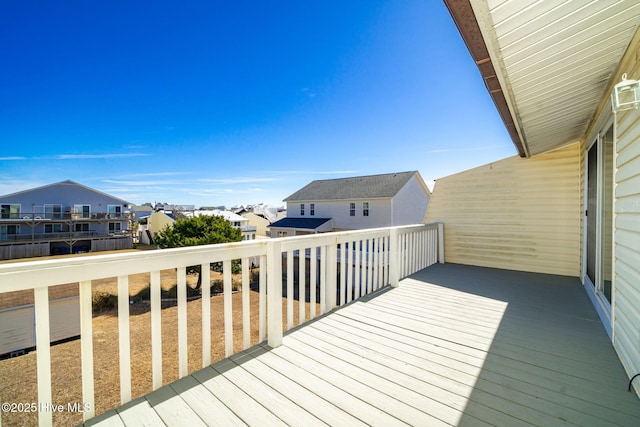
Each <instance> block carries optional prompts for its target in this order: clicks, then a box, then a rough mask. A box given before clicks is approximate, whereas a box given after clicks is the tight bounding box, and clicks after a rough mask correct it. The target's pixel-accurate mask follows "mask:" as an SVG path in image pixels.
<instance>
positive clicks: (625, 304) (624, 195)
mask: <svg viewBox="0 0 640 427" xmlns="http://www.w3.org/2000/svg"><path fill="white" fill-rule="evenodd" d="M635 40H638V37H636V39H635ZM633 46H634V48H632V49H630V51H629V52H630V53H629V54H628V55H627V60H626V63H624V62H623V65H622V66H621V69H622V71H621V72H626V73H627V74H628V76H629V78H631V79H640V59H639V55H640V43H639V42H636V43H635V44H634V45H633ZM616 132H617V144H616V175H615V190H614V194H615V206H614V214H615V219H614V221H615V222H614V224H615V226H614V268H615V280H614V286H615V292H614V301H613V302H614V305H613V343H614V347H615V349H616V351H617V352H618V355H619V356H620V360H621V361H622V364H623V366H624V367H625V369H626V370H627V374H628V375H629V376H632V375H635V374H637V373H639V372H640V281H639V278H640V112H639V111H638V110H630V111H625V112H621V113H618V114H617V117H616ZM634 386H635V390H636V392H637V393H639V394H640V381H638V379H636V381H634Z"/></svg>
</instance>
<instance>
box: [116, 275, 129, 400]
mask: <svg viewBox="0 0 640 427" xmlns="http://www.w3.org/2000/svg"><path fill="white" fill-rule="evenodd" d="M118 342H119V350H120V403H122V404H123V405H124V404H125V403H127V402H129V401H130V400H131V341H130V338H129V276H118Z"/></svg>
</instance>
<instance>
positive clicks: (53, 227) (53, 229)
mask: <svg viewBox="0 0 640 427" xmlns="http://www.w3.org/2000/svg"><path fill="white" fill-rule="evenodd" d="M62 231H63V230H62V224H45V225H44V232H45V233H62Z"/></svg>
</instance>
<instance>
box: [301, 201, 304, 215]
mask: <svg viewBox="0 0 640 427" xmlns="http://www.w3.org/2000/svg"><path fill="white" fill-rule="evenodd" d="M300 216H304V203H300Z"/></svg>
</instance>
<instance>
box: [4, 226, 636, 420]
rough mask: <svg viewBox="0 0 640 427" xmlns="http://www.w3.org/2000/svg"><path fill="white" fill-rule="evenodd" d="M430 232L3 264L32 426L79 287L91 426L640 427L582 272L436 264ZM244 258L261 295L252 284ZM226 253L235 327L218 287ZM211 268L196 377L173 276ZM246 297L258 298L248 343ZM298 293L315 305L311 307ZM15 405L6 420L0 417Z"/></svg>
mask: <svg viewBox="0 0 640 427" xmlns="http://www.w3.org/2000/svg"><path fill="white" fill-rule="evenodd" d="M442 230H443V226H442V225H441V224H427V225H415V226H405V227H392V228H381V229H373V230H358V231H350V232H340V233H326V234H316V235H309V236H300V237H291V238H279V239H270V240H262V241H246V242H240V243H232V244H221V245H211V246H200V247H190V248H178V249H166V250H156V251H149V252H142V253H126V254H112V255H97V256H94V257H86V258H82V261H81V262H78V259H66V260H55V261H47V262H30V263H20V264H6V265H0V293H5V292H13V291H19V290H33V292H34V299H35V313H36V347H37V348H36V350H37V351H36V358H37V366H38V378H37V382H38V401H39V402H40V407H41V408H44V410H41V411H40V412H39V414H38V418H39V422H40V424H41V425H50V424H51V423H52V421H54V420H55V419H56V418H55V417H57V416H58V415H59V414H56V415H55V416H54V415H53V411H51V410H47V408H50V406H47V405H50V404H51V402H54V403H56V404H59V403H61V402H59V400H57V398H56V396H55V393H54V392H53V389H52V380H51V379H52V370H51V365H52V363H51V348H50V344H49V341H50V340H49V331H50V319H49V289H50V288H51V287H52V286H55V285H59V284H66V283H74V282H78V283H79V292H80V307H81V308H80V319H81V326H80V329H81V341H80V347H81V366H82V397H81V400H82V404H84V405H85V407H86V408H87V411H86V412H84V413H83V417H84V419H85V420H86V421H87V423H86V424H87V425H101V424H102V423H104V425H138V424H140V423H146V424H148V425H221V424H233V425H384V426H386V425H429V426H430V425H531V424H534V425H630V426H631V425H638V422H639V421H640V403H639V402H638V399H637V398H636V397H635V396H634V395H633V394H632V393H628V392H627V391H626V386H627V382H628V380H627V378H626V376H625V375H624V371H623V370H622V368H621V365H620V362H619V361H618V359H617V357H616V354H615V352H614V350H613V348H612V346H611V343H610V341H609V340H608V338H607V335H606V333H605V331H604V329H603V328H602V326H601V325H600V324H599V323H598V317H597V314H596V313H595V310H594V309H593V307H592V306H591V305H590V303H589V300H588V298H587V296H586V294H585V292H584V290H583V289H582V285H581V284H580V282H579V281H578V279H577V278H569V277H562V276H552V275H542V274H531V273H522V272H514V271H507V270H496V269H489V268H480V267H470V266H463V265H454V264H443V263H444V243H445V242H443V239H442V236H443V233H442ZM254 258H259V259H260V262H259V264H258V265H260V272H259V278H258V283H259V286H258V287H257V291H252V290H251V289H250V286H249V271H248V269H249V267H248V266H249V264H250V262H249V260H250V259H254ZM238 259H239V260H241V261H242V263H241V264H242V290H241V293H240V297H241V311H242V318H243V321H242V325H241V326H240V328H239V329H237V328H236V327H234V323H233V321H232V279H231V277H232V276H231V270H232V268H231V267H232V262H233V261H234V260H238ZM218 262H221V263H222V270H223V278H224V279H223V281H224V285H223V288H224V295H223V297H222V298H223V299H224V310H223V313H222V316H223V320H222V321H223V323H224V337H220V339H221V340H222V342H223V345H224V350H225V351H224V353H225V356H226V357H227V358H226V359H224V360H222V361H220V362H217V363H214V364H213V365H211V363H212V362H214V360H212V357H211V348H212V345H214V343H212V337H211V334H210V331H211V323H212V315H213V314H212V312H211V310H210V308H211V306H210V304H209V301H210V294H209V287H208V286H203V288H202V298H201V300H202V304H201V305H202V309H201V315H200V320H199V327H201V329H202V337H201V339H200V338H199V340H200V341H201V344H202V345H201V351H202V354H201V361H202V370H199V371H196V372H189V369H188V363H187V361H188V357H189V349H190V346H191V343H192V342H191V341H188V339H187V336H188V327H187V284H186V276H187V274H186V270H187V267H189V266H193V265H199V266H200V267H201V271H202V273H201V274H202V275H203V279H202V283H209V281H210V274H211V273H210V269H209V266H210V265H211V263H218ZM434 264H435V265H434ZM168 269H172V270H173V269H176V270H177V284H178V287H177V322H176V323H175V324H172V326H171V328H172V329H174V328H175V332H176V333H177V336H178V343H179V345H178V349H177V352H178V358H177V364H178V372H179V374H178V377H179V378H180V379H179V380H178V381H176V382H171V383H169V384H165V383H164V382H163V342H162V336H163V335H162V334H163V329H162V322H161V319H162V315H161V313H162V311H163V310H162V308H161V297H160V271H161V270H168ZM138 273H149V278H150V279H149V280H150V288H151V289H150V293H151V296H150V306H151V309H150V318H151V319H150V329H151V331H150V341H149V342H148V343H143V344H145V345H147V346H148V347H149V349H150V350H149V351H150V354H151V356H150V359H151V372H149V375H150V376H151V382H152V389H153V390H154V391H153V392H152V393H150V394H147V395H144V396H141V397H137V396H135V395H134V394H133V393H132V382H135V381H136V378H132V376H131V372H132V368H131V366H132V363H135V361H132V357H131V355H132V353H131V339H130V329H129V325H130V308H129V306H130V299H129V293H128V282H129V277H130V275H133V274H138ZM110 277H117V284H118V330H119V333H118V336H119V339H118V343H115V342H114V343H113V345H117V346H118V347H119V360H118V365H119V370H118V372H113V373H112V375H116V376H118V377H119V384H120V387H119V394H120V399H119V400H120V402H121V403H122V404H123V405H124V406H122V407H119V408H115V409H112V410H109V409H111V408H98V410H97V412H96V407H95V394H96V383H95V380H94V378H95V374H96V372H95V371H94V369H96V367H95V366H94V362H93V361H94V356H95V355H94V350H93V346H94V344H93V342H94V338H95V337H94V336H93V329H92V308H91V297H92V282H91V281H92V280H99V279H104V278H110ZM251 292H258V294H259V295H258V299H259V304H258V307H257V315H258V318H259V327H258V329H259V331H258V345H257V346H255V345H254V346H252V342H251V339H250V334H251V331H250V330H249V317H250V315H252V313H253V312H250V309H249V299H250V293H251ZM283 297H284V298H283ZM304 301H310V302H312V303H311V304H310V305H309V309H308V310H309V311H306V310H305V304H301V303H300V302H304ZM197 304H199V303H197ZM238 334H240V335H241V337H242V339H241V342H242V345H241V348H240V349H238V347H237V346H234V335H238ZM189 340H191V338H190V339H189ZM103 411H107V412H106V413H104V414H102V415H100V416H98V417H95V415H97V414H99V413H101V412H103ZM13 415H14V414H1V415H0V416H2V417H3V421H2V422H3V424H2V425H5V423H7V424H8V423H9V422H11V417H12V416H13ZM94 417H95V418H94ZM81 420H82V418H80V420H79V421H76V422H80V421H81ZM34 421H35V420H34Z"/></svg>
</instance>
